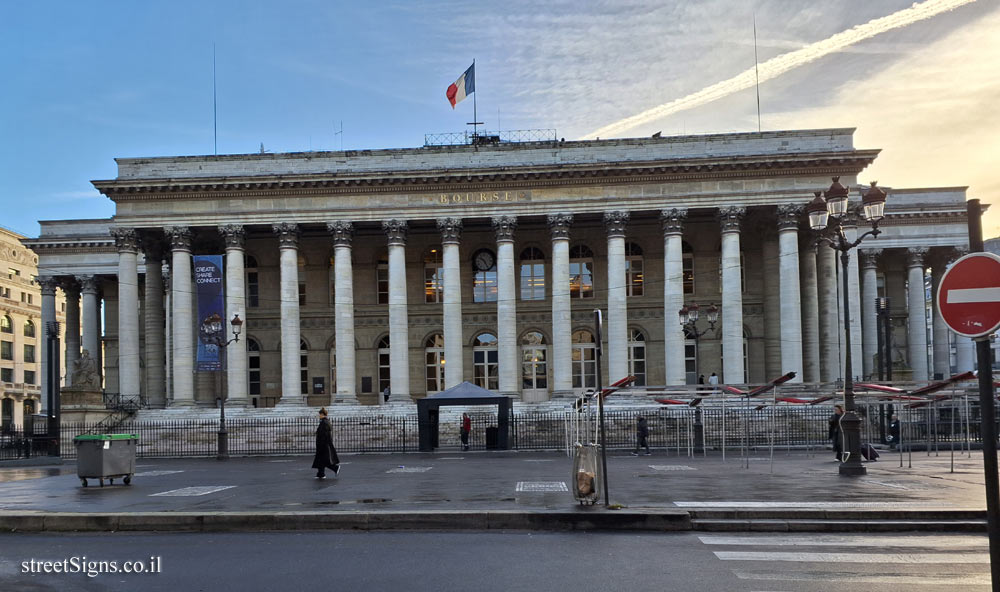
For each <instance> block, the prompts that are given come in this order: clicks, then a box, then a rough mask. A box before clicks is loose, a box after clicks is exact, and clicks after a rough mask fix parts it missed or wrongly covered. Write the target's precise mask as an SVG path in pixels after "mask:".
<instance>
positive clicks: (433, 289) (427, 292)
mask: <svg viewBox="0 0 1000 592" xmlns="http://www.w3.org/2000/svg"><path fill="white" fill-rule="evenodd" d="M443 294H444V268H443V267H425V268H424V302H431V303H433V302H442V301H443V300H444V298H443Z"/></svg>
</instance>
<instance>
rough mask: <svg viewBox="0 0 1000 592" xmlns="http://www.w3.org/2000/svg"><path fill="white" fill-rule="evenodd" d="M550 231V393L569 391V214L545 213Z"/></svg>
mask: <svg viewBox="0 0 1000 592" xmlns="http://www.w3.org/2000/svg"><path fill="white" fill-rule="evenodd" d="M548 220H549V229H550V230H551V232H552V394H553V395H555V396H561V395H571V394H572V393H573V362H572V359H571V357H570V339H571V337H572V333H573V329H572V318H571V317H570V297H569V226H570V224H572V223H573V216H572V214H549V218H548Z"/></svg>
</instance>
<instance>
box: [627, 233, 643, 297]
mask: <svg viewBox="0 0 1000 592" xmlns="http://www.w3.org/2000/svg"><path fill="white" fill-rule="evenodd" d="M642 284H643V274H642V248H641V247H640V246H639V245H637V244H635V243H626V244H625V290H626V294H627V295H629V296H642Z"/></svg>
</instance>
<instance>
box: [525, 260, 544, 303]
mask: <svg viewBox="0 0 1000 592" xmlns="http://www.w3.org/2000/svg"><path fill="white" fill-rule="evenodd" d="M521 300H545V254H544V253H542V251H541V250H540V249H536V248H535V247H528V248H527V249H524V250H523V251H521Z"/></svg>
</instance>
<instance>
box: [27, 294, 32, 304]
mask: <svg viewBox="0 0 1000 592" xmlns="http://www.w3.org/2000/svg"><path fill="white" fill-rule="evenodd" d="M28 304H32V301H31V294H28Z"/></svg>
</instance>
